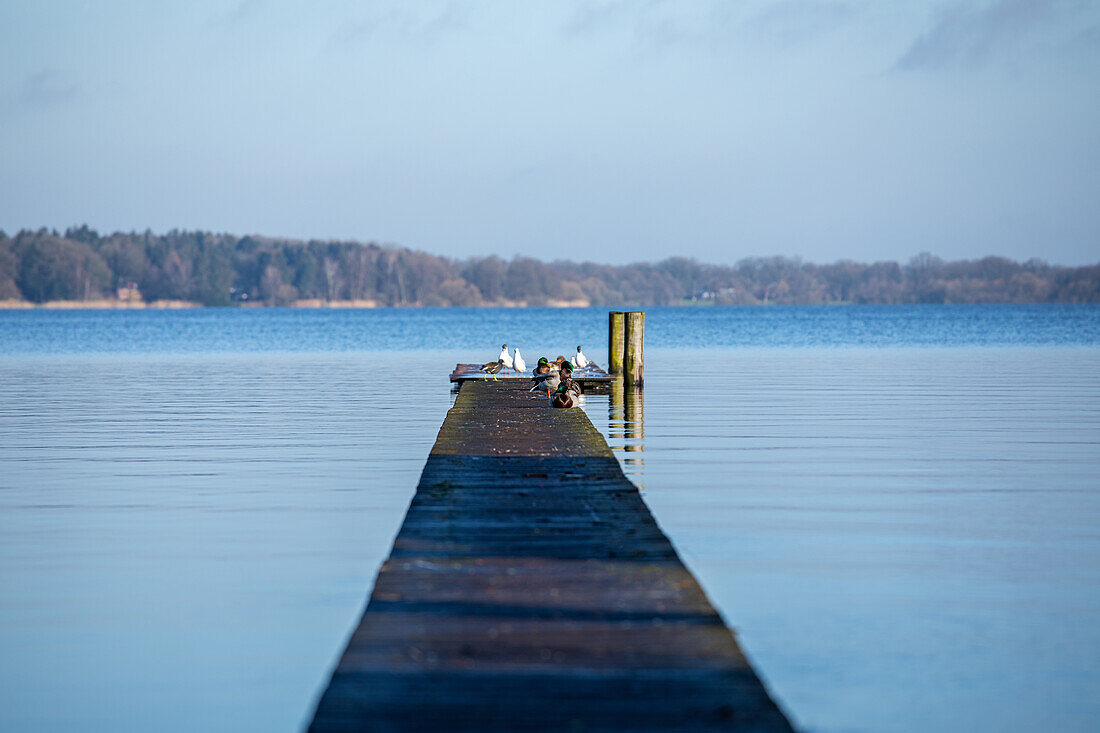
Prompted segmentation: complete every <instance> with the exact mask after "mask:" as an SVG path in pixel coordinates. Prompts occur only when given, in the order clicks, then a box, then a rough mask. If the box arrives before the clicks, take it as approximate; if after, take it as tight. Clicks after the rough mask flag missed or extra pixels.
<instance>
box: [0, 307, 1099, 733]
mask: <svg viewBox="0 0 1100 733" xmlns="http://www.w3.org/2000/svg"><path fill="white" fill-rule="evenodd" d="M647 311H648V314H649V315H648V318H647V320H648V323H647V339H648V343H649V350H648V353H647V356H648V359H647V387H646V390H645V393H644V395H643V396H641V397H635V396H634V395H630V394H628V395H626V396H625V398H623V399H620V398H619V396H615V397H613V398H611V399H609V398H606V397H595V396H593V397H590V398H589V400H588V403H587V405H586V407H585V409H586V411H587V412H588V414H589V415H590V417H592V419H593V421H594V422H595V423H596V425H597V427H599V428H600V429H601V430H603V431H604V432H605V434H606V435H608V436H609V439H610V442H611V443H612V446H613V447H614V448H615V449H616V451H617V452H618V453H619V455H620V456H621V457H622V459H623V461H624V467H625V469H626V471H627V473H628V475H630V477H631V478H632V479H633V480H634V481H635V482H636V483H638V484H639V485H640V486H642V487H643V490H644V494H645V497H646V500H647V502H648V503H649V505H650V506H651V507H652V508H653V510H654V513H655V515H656V517H657V519H658V521H659V522H660V523H661V525H662V526H663V527H664V529H665V530H666V532H668V534H669V535H670V536H671V538H672V539H673V541H674V542H675V543H676V545H677V546H678V548H679V549H680V551H681V553H682V554H683V556H684V558H685V560H686V561H687V563H688V564H689V565H690V566H691V568H692V569H693V570H694V571H695V572H696V573H697V575H698V576H699V578H700V580H701V581H702V582H703V585H704V586H705V588H706V589H707V591H708V593H709V594H710V595H711V597H712V599H713V600H714V601H715V603H716V605H717V606H718V607H719V608H720V609H721V610H722V612H723V613H724V615H725V616H726V618H727V620H728V621H729V622H730V624H731V625H732V626H734V627H735V628H736V629H737V631H738V633H739V636H740V638H741V641H742V643H743V645H744V646H745V647H746V649H747V651H748V653H749V654H750V656H751V657H752V658H753V660H754V662H755V663H756V664H757V667H758V669H759V670H760V672H761V673H762V674H763V676H764V677H765V679H766V681H767V682H768V684H769V686H770V687H771V688H772V690H773V692H774V693H775V694H776V696H777V698H778V699H779V700H780V702H781V703H782V704H783V705H784V707H785V708H786V710H787V711H788V712H789V713H790V714H791V715H792V717H793V718H794V720H795V721H797V723H798V724H799V725H800V726H802V727H804V728H807V729H809V730H820V731H881V730H893V731H923V730H930V729H931V730H958V731H964V730H975V729H987V730H1055V729H1057V730H1081V731H1085V730H1095V729H1096V728H1097V727H1098V726H1100V702H1098V701H1100V662H1097V660H1098V659H1100V577H1098V576H1100V493H1098V490H1100V449H1098V447H1100V308H1096V307H992V308H991V307H970V308H964V307H920V308H766V309H764V308H757V309H736V308H731V309H724V308H714V309H647ZM605 328H606V315H605V313H604V311H601V310H595V309H581V310H570V311H544V310H522V311H516V310H471V311H466V310H461V309H458V310H445V309H440V310H433V309H425V310H391V311H338V312H317V311H278V310H274V311H232V310H230V311H220V310H205V311H193V312H185V313H155V312H132V313H125V312H45V311H36V312H31V313H21V312H0V355H2V356H0V587H2V588H3V589H4V591H3V593H2V594H0V729H4V730H8V729H11V730H32V731H47V730H73V729H81V730H120V729H155V730H180V731H193V730H209V731H215V730H226V731H244V730H255V731H278V730H295V729H297V728H299V727H300V726H301V725H302V723H303V721H305V720H307V719H308V717H309V715H310V713H311V705H312V704H313V700H314V699H315V696H316V695H317V694H318V692H319V689H320V686H321V685H322V684H323V683H324V682H325V681H326V680H327V674H328V672H329V670H330V669H331V666H332V665H333V663H334V662H335V660H336V657H337V655H338V654H339V652H340V651H341V650H342V648H343V645H344V643H345V640H346V636H347V634H348V633H349V632H350V630H351V629H352V628H353V626H354V624H355V622H356V621H357V619H358V616H359V614H360V613H361V611H362V606H363V603H364V601H365V599H366V596H367V593H368V591H369V588H370V585H371V582H372V580H373V575H374V572H375V571H376V570H377V567H378V565H379V564H380V563H381V561H382V560H383V559H384V558H385V556H386V554H387V553H388V551H389V546H390V543H391V542H392V538H393V535H394V533H395V532H396V530H397V528H398V527H399V525H400V522H401V520H402V517H403V514H404V510H405V506H406V504H407V502H408V500H409V498H410V497H411V495H412V492H413V490H414V488H415V486H416V482H417V479H418V476H419V473H420V470H421V468H422V466H423V461H424V459H425V457H426V455H427V452H428V450H429V449H430V447H431V444H432V442H433V440H434V438H435V434H436V431H437V430H438V427H439V424H440V423H441V422H442V419H443V416H444V414H445V412H446V409H447V407H448V406H449V404H450V401H451V399H452V398H451V395H450V394H449V390H448V385H447V382H446V374H447V372H448V371H449V368H450V366H452V365H453V363H454V362H456V361H458V360H464V361H466V360H475V359H482V358H484V359H485V360H487V359H491V358H493V357H494V356H495V355H496V352H497V351H499V344H500V343H501V342H502V341H508V343H509V344H512V343H513V342H514V343H517V344H519V345H520V347H521V349H523V350H524V353H525V356H527V359H528V361H529V362H533V361H534V359H535V358H537V356H538V355H540V354H542V353H546V354H547V355H549V356H551V357H552V356H555V355H556V354H557V353H570V352H571V351H572V350H573V349H574V348H575V345H576V342H580V343H582V344H585V351H586V353H588V354H589V356H591V357H594V358H596V359H597V360H598V361H600V362H601V363H604V362H605V353H604V349H603V348H601V347H602V345H603V341H604V338H605V336H604V334H605ZM589 344H591V346H589ZM527 345H530V349H529V350H528V349H527V348H525V346H527Z"/></svg>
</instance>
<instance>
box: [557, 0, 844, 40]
mask: <svg viewBox="0 0 1100 733" xmlns="http://www.w3.org/2000/svg"><path fill="white" fill-rule="evenodd" d="M856 10H857V3H856V2H852V1H845V2H842V1H840V0H777V1H774V2H762V3H733V2H728V0H698V1H697V2H680V3H671V2H668V1H667V0H645V1H644V2H643V1H638V2H630V1H629V0H600V1H598V2H584V3H579V4H577V5H576V6H575V9H574V11H573V13H572V14H571V15H570V16H569V18H568V19H567V21H566V22H565V23H564V24H563V26H562V29H561V30H562V33H563V35H565V36H567V37H580V36H587V35H597V34H600V33H605V32H610V31H614V30H618V29H626V30H627V31H630V32H631V33H633V35H634V37H635V38H636V39H637V40H639V41H641V42H643V43H646V44H648V45H654V46H670V45H685V44H701V45H706V44H716V43H726V42H728V41H729V40H730V39H731V37H733V36H736V35H739V34H745V33H747V34H750V35H755V36H761V37H764V38H767V39H771V40H773V41H777V42H779V43H781V44H784V45H790V44H794V43H798V42H802V41H807V40H810V39H811V38H813V37H816V36H818V35H820V34H822V33H825V32H828V31H830V30H833V29H835V28H837V27H838V26H840V25H841V24H842V23H843V22H845V21H847V20H849V19H850V18H851V17H852V16H854V15H855V13H856Z"/></svg>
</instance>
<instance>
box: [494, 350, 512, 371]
mask: <svg viewBox="0 0 1100 733" xmlns="http://www.w3.org/2000/svg"><path fill="white" fill-rule="evenodd" d="M497 359H499V360H500V363H501V364H503V365H504V366H505V368H507V369H511V368H512V357H511V356H509V355H508V344H504V345H503V346H501V347H500V356H498V357H497Z"/></svg>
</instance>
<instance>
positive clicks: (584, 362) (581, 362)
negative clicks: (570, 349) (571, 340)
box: [573, 346, 589, 369]
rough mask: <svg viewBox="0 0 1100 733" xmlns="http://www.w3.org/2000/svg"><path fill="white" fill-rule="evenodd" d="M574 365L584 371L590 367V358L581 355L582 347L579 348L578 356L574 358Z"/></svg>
mask: <svg viewBox="0 0 1100 733" xmlns="http://www.w3.org/2000/svg"><path fill="white" fill-rule="evenodd" d="M573 363H574V364H576V365H577V368H578V369H584V368H585V367H586V366H588V363H589V362H588V358H587V357H586V356H585V355H584V354H583V353H581V347H580V346H578V347H577V355H576V356H574V357H573Z"/></svg>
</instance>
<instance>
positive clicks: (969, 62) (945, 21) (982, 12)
mask: <svg viewBox="0 0 1100 733" xmlns="http://www.w3.org/2000/svg"><path fill="white" fill-rule="evenodd" d="M1059 5H1060V3H1058V2H1057V0H996V2H993V3H991V4H988V5H985V6H983V7H973V3H957V4H955V5H953V6H951V7H949V8H948V9H947V10H945V11H944V12H943V13H942V14H941V15H940V17H939V18H938V20H937V21H936V22H935V24H934V25H933V26H932V28H931V29H929V30H928V31H927V32H926V33H924V34H923V35H921V36H920V37H919V38H917V39H916V40H915V41H914V42H913V44H912V45H911V46H910V47H909V48H908V50H906V52H905V53H904V54H902V56H901V58H899V59H898V61H897V63H896V64H895V65H894V68H895V69H896V70H899V71H914V70H918V69H944V68H974V67H978V66H981V65H983V64H985V63H986V62H987V61H989V60H990V59H991V58H992V57H993V56H994V55H996V54H1002V53H1011V52H1012V51H1013V50H1014V49H1015V48H1017V47H1018V44H1019V43H1020V41H1021V40H1023V39H1025V38H1026V37H1027V36H1028V35H1029V34H1030V33H1032V32H1033V31H1034V30H1035V29H1036V27H1037V26H1040V25H1042V24H1044V23H1046V22H1047V21H1049V20H1051V19H1052V18H1054V17H1055V15H1056V14H1057V12H1058V10H1059V7H1058V6H1059Z"/></svg>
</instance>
